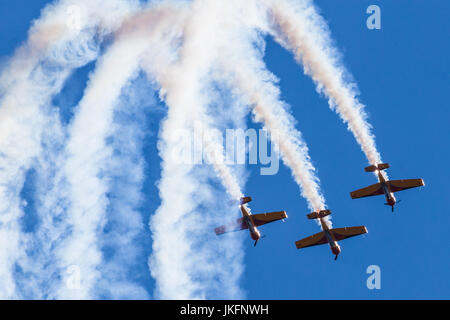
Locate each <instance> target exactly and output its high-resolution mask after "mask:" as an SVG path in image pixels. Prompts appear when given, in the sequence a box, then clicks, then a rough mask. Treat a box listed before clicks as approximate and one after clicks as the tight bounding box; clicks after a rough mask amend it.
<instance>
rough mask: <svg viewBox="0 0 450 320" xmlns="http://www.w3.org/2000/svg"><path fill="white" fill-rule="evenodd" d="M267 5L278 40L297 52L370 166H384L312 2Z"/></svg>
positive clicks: (279, 0)
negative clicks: (380, 164) (353, 137)
mask: <svg viewBox="0 0 450 320" xmlns="http://www.w3.org/2000/svg"><path fill="white" fill-rule="evenodd" d="M266 2H267V3H268V4H269V7H270V11H271V12H270V13H271V17H272V18H273V20H274V28H273V30H272V33H273V35H274V37H275V39H276V40H277V41H278V42H279V43H280V44H282V45H283V46H284V47H286V48H288V49H289V50H291V51H292V52H293V53H294V55H295V58H296V60H297V61H298V62H299V63H301V64H302V65H303V67H304V71H305V73H306V74H307V75H309V76H311V77H312V79H313V80H314V82H315V83H316V86H317V90H318V91H319V92H321V93H324V94H325V95H326V96H327V97H328V99H329V101H328V102H329V105H330V107H331V108H332V109H334V110H336V112H337V113H338V114H339V115H340V117H341V118H342V119H343V121H344V122H345V123H347V124H348V128H349V130H350V131H351V132H352V133H353V135H354V136H355V138H356V140H357V142H358V143H359V144H360V145H361V148H362V150H363V152H364V154H365V155H366V157H367V160H368V161H369V163H370V164H377V163H381V157H380V154H379V153H378V151H377V148H376V145H375V138H374V136H373V134H372V133H371V126H370V125H369V123H368V122H367V120H366V118H367V115H366V113H365V112H364V105H362V104H361V103H360V102H359V101H358V98H357V93H356V91H355V88H356V85H355V84H354V83H351V82H349V81H348V80H347V79H346V78H345V77H346V76H347V75H348V72H347V71H346V70H345V68H344V67H343V66H342V64H341V62H340V61H339V54H338V52H337V50H336V49H335V48H334V47H333V46H332V41H331V38H330V32H329V30H328V27H327V26H326V23H325V21H324V20H323V18H322V17H321V16H320V15H319V14H318V13H317V10H316V9H315V7H314V5H313V4H312V1H310V0H268V1H266Z"/></svg>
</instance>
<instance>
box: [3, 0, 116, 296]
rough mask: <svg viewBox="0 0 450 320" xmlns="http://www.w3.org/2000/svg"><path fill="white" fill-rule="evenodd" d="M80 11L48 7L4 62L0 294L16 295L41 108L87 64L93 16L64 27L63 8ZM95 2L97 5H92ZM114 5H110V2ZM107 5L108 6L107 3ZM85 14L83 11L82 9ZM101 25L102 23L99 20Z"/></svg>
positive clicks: (64, 4) (41, 121) (38, 149)
mask: <svg viewBox="0 0 450 320" xmlns="http://www.w3.org/2000/svg"><path fill="white" fill-rule="evenodd" d="M75 2H76V3H77V7H78V8H86V7H87V4H88V3H89V4H95V2H92V1H61V2H59V3H57V4H54V5H49V6H47V7H46V9H45V10H43V12H42V16H41V18H40V19H38V20H37V21H35V22H34V24H33V26H32V28H31V29H30V31H29V35H28V40H27V42H26V43H25V44H24V45H23V46H21V47H20V48H19V49H18V50H17V51H16V53H15V54H14V56H13V57H12V58H11V59H10V60H9V61H8V62H7V64H6V66H5V67H4V68H3V70H2V75H1V76H0V93H1V102H0V104H1V108H0V128H1V129H0V152H1V155H2V157H1V160H0V168H2V170H1V174H0V180H1V183H2V185H1V186H0V199H1V201H0V202H1V205H0V206H1V207H0V212H1V221H0V239H2V244H3V245H2V246H1V247H0V283H1V286H0V296H1V297H3V298H15V297H18V296H19V292H18V290H17V289H16V286H15V283H14V269H15V267H14V265H15V263H16V262H17V261H18V259H19V258H21V257H23V256H24V248H25V243H24V242H25V240H26V238H25V235H24V234H23V232H22V230H21V226H20V224H19V220H20V218H21V217H22V216H23V211H22V208H21V203H20V199H19V192H20V190H21V188H22V186H23V182H24V174H25V171H26V170H28V169H29V168H30V166H31V164H32V161H33V158H34V157H36V156H38V155H39V154H40V152H41V143H40V138H41V132H42V129H43V127H44V125H45V123H46V121H47V120H46V118H47V115H46V106H48V105H49V104H50V100H51V97H52V95H54V94H56V93H57V92H58V91H59V89H60V88H61V86H62V83H63V82H64V80H65V79H66V78H67V76H68V75H69V74H70V71H71V70H72V69H74V68H77V67H80V66H82V65H84V64H85V63H87V62H88V61H90V60H92V59H93V58H94V57H95V55H96V48H95V46H94V47H92V36H93V32H92V30H90V29H89V27H90V26H91V23H93V21H97V22H98V19H97V20H96V19H94V17H92V16H89V18H91V19H85V20H84V22H81V21H79V24H78V26H80V27H85V28H88V29H87V30H86V32H80V30H79V29H78V28H73V26H72V25H70V24H68V21H69V19H68V18H69V16H68V11H67V9H68V7H69V6H71V5H74V3H75ZM98 2H100V1H97V5H98ZM114 2H116V1H114ZM111 3H113V2H111ZM86 13H89V11H88V10H86ZM102 21H104V22H105V23H106V24H105V26H106V25H107V23H108V21H106V20H104V19H103V18H102Z"/></svg>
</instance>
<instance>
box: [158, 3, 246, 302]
mask: <svg viewBox="0 0 450 320" xmlns="http://www.w3.org/2000/svg"><path fill="white" fill-rule="evenodd" d="M221 3H222V2H220V1H205V0H200V1H194V2H193V4H192V10H191V14H190V18H189V20H188V22H187V24H186V27H185V28H184V34H183V40H184V42H183V46H182V48H181V52H180V57H179V60H178V61H177V62H176V63H175V64H173V65H171V66H170V67H169V68H168V69H167V70H163V72H161V73H156V74H155V77H156V79H157V81H158V83H159V84H160V85H161V96H162V97H163V98H164V100H165V102H166V104H167V105H168V116H167V119H166V120H165V121H164V123H163V124H162V129H161V132H160V138H161V143H160V147H159V149H160V155H161V157H162V159H163V164H162V178H161V181H160V183H159V189H160V197H161V200H162V203H161V206H160V208H159V209H158V211H157V212H156V214H155V215H154V216H153V217H152V219H151V223H150V228H151V230H152V232H153V241H154V243H153V253H152V256H151V258H150V261H149V264H150V270H151V273H152V275H153V277H154V278H155V279H156V281H157V295H158V296H159V297H161V298H171V299H186V298H188V299H195V298H206V297H211V296H213V297H214V296H217V297H222V298H223V297H238V296H240V295H241V293H240V290H239V288H238V285H237V283H236V282H237V280H238V278H239V275H240V272H241V270H240V269H241V261H240V259H241V257H240V252H239V251H240V246H239V244H238V243H237V242H236V241H235V240H234V238H232V237H230V238H229V239H221V240H222V242H221V243H219V242H218V241H217V239H216V238H215V235H214V233H213V231H212V226H211V216H212V213H211V212H208V211H211V210H201V208H200V207H199V206H201V205H204V204H205V203H208V202H210V203H211V205H213V203H215V202H216V201H214V199H211V195H210V192H211V187H209V186H208V182H207V181H204V180H202V174H203V173H199V172H198V171H199V170H195V168H194V166H193V164H192V163H185V164H180V161H179V159H178V158H179V155H178V157H177V154H176V153H177V152H179V151H180V150H185V148H186V146H185V145H184V141H183V139H179V136H177V135H176V134H175V133H176V132H181V131H184V132H193V129H194V126H195V123H196V122H199V123H202V125H203V127H204V128H205V131H208V129H209V126H210V124H211V121H210V120H209V119H208V116H207V113H206V106H208V104H209V101H208V98H209V96H210V95H209V93H208V92H204V90H205V83H208V81H209V79H208V71H209V69H210V68H211V62H212V60H211V59H212V57H214V56H215V54H217V52H216V51H215V50H216V49H217V47H216V46H215V41H216V37H215V32H216V31H217V30H218V28H222V27H223V26H222V25H220V24H219V23H218V19H217V17H218V16H220V14H221V13H220V6H221ZM200 48H201V49H200ZM200 143H205V144H206V147H207V149H208V150H207V152H208V156H209V158H210V159H211V160H212V159H214V160H215V161H212V162H213V167H214V169H215V171H216V173H217V174H218V175H219V177H220V178H221V181H222V183H224V185H225V187H226V189H227V191H228V193H229V195H230V196H231V197H232V198H239V197H240V196H241V195H242V192H241V191H240V188H239V184H238V182H237V181H236V178H235V177H234V175H233V173H231V172H230V171H229V170H230V169H229V168H228V167H226V166H225V165H224V161H222V160H223V158H222V157H223V150H222V147H221V146H220V145H219V144H218V143H217V140H215V139H214V138H212V137H207V138H206V140H204V141H200ZM200 171H201V169H200ZM199 174H200V175H199ZM208 199H209V201H208ZM219 206H223V203H222V201H221V204H220V205H219ZM217 207H218V206H217V203H216V205H215V206H214V211H216V212H217V211H219V212H220V209H217ZM228 216H229V215H228ZM222 218H223V219H227V217H226V216H222ZM222 221H223V220H222ZM205 239H206V240H205ZM223 265H227V268H224V267H223Z"/></svg>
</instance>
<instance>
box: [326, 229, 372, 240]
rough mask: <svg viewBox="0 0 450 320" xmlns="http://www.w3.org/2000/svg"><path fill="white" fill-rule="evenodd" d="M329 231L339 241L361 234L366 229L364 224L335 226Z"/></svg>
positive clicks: (365, 231)
mask: <svg viewBox="0 0 450 320" xmlns="http://www.w3.org/2000/svg"><path fill="white" fill-rule="evenodd" d="M330 232H332V233H333V236H334V238H335V239H336V241H341V240H344V239H347V238H351V237H355V236H359V235H361V234H365V233H367V229H366V227H365V226H361V227H349V228H336V229H331V230H330Z"/></svg>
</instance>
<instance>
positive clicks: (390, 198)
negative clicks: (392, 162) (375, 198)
mask: <svg viewBox="0 0 450 320" xmlns="http://www.w3.org/2000/svg"><path fill="white" fill-rule="evenodd" d="M378 180H379V182H380V184H381V187H382V188H383V192H384V195H385V197H386V205H388V206H391V207H392V211H394V206H395V204H396V203H397V199H396V198H395V196H394V193H393V192H392V191H391V189H390V188H389V185H388V184H387V183H386V179H385V178H384V176H383V174H382V173H381V171H378Z"/></svg>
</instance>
